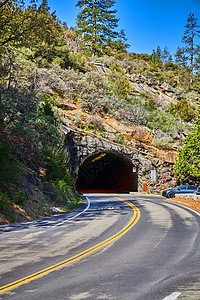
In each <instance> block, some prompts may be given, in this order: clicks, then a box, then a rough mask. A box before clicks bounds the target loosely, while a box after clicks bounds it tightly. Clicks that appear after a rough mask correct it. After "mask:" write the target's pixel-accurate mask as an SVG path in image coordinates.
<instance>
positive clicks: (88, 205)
mask: <svg viewBox="0 0 200 300" xmlns="http://www.w3.org/2000/svg"><path fill="white" fill-rule="evenodd" d="M84 197H85V198H86V200H87V203H88V204H87V207H86V208H85V209H84V210H83V211H81V212H79V213H78V214H77V215H75V216H73V217H71V218H68V219H67V220H65V221H62V222H60V223H58V224H56V225H54V226H52V227H57V226H59V225H62V224H64V223H67V222H69V221H71V220H73V219H75V218H77V217H78V216H80V215H81V214H83V213H84V212H86V211H87V210H88V209H89V207H90V200H89V199H88V197H87V196H85V195H84Z"/></svg>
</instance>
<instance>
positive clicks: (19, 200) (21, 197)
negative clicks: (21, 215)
mask: <svg viewBox="0 0 200 300" xmlns="http://www.w3.org/2000/svg"><path fill="white" fill-rule="evenodd" d="M26 200H27V195H26V193H25V192H24V191H23V190H22V191H20V192H17V193H15V199H14V202H15V203H16V204H19V205H21V204H24V202H25V201H26Z"/></svg>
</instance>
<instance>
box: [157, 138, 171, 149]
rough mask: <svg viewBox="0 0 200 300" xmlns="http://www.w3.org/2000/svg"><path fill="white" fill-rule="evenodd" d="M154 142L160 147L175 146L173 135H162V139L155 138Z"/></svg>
mask: <svg viewBox="0 0 200 300" xmlns="http://www.w3.org/2000/svg"><path fill="white" fill-rule="evenodd" d="M154 144H155V146H157V147H158V148H162V149H171V148H172V146H173V138H172V137H161V138H160V139H154Z"/></svg>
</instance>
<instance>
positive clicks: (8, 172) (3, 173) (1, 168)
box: [0, 136, 20, 184]
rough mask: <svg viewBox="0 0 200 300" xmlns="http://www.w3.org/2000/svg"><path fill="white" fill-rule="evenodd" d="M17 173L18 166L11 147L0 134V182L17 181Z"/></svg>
mask: <svg viewBox="0 0 200 300" xmlns="http://www.w3.org/2000/svg"><path fill="white" fill-rule="evenodd" d="M19 174H20V168H19V165H18V163H17V161H16V159H15V157H14V156H13V155H12V152H11V147H10V145H9V144H8V142H7V141H6V139H5V138H3V137H2V136H0V183H5V184H8V183H17V180H18V177H19Z"/></svg>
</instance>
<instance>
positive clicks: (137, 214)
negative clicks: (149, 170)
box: [0, 196, 140, 293]
mask: <svg viewBox="0 0 200 300" xmlns="http://www.w3.org/2000/svg"><path fill="white" fill-rule="evenodd" d="M112 197H114V198H117V199H119V200H121V201H123V202H125V203H126V204H128V205H129V206H130V207H131V208H132V210H133V211H134V214H133V217H132V219H131V220H130V222H129V223H128V224H127V225H126V226H125V227H124V228H122V229H121V230H120V231H119V232H117V233H116V234H114V235H112V236H111V237H109V238H108V239H106V240H104V241H102V242H101V243H99V244H97V245H95V246H93V247H91V248H89V249H87V250H85V251H83V252H81V253H79V254H77V255H74V256H72V257H71V258H68V259H66V260H64V261H62V262H60V263H58V264H55V265H53V266H51V267H49V268H46V269H43V270H41V271H39V272H36V273H33V274H31V275H29V276H27V277H24V278H21V279H19V280H16V281H13V282H11V283H9V284H7V285H4V286H2V287H0V293H3V292H6V291H8V290H10V289H13V288H15V287H18V286H20V285H22V284H25V283H27V282H29V281H32V280H34V279H37V278H39V277H41V276H44V275H46V274H48V273H50V272H53V271H55V270H57V269H59V268H61V267H64V266H66V265H68V264H70V263H72V262H75V261H76V260H79V259H81V258H83V257H85V256H86V255H89V254H91V253H93V252H95V251H97V250H98V249H100V248H102V247H104V246H106V245H108V244H109V243H111V242H113V241H115V240H116V239H118V238H120V237H121V236H122V235H123V234H125V233H126V232H127V231H128V230H130V229H131V228H132V227H133V226H134V225H135V224H136V223H137V221H138V220H139V218H140V211H139V209H138V208H137V207H136V206H135V205H133V204H132V203H130V202H129V201H126V200H124V199H121V198H119V197H115V196H112Z"/></svg>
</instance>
